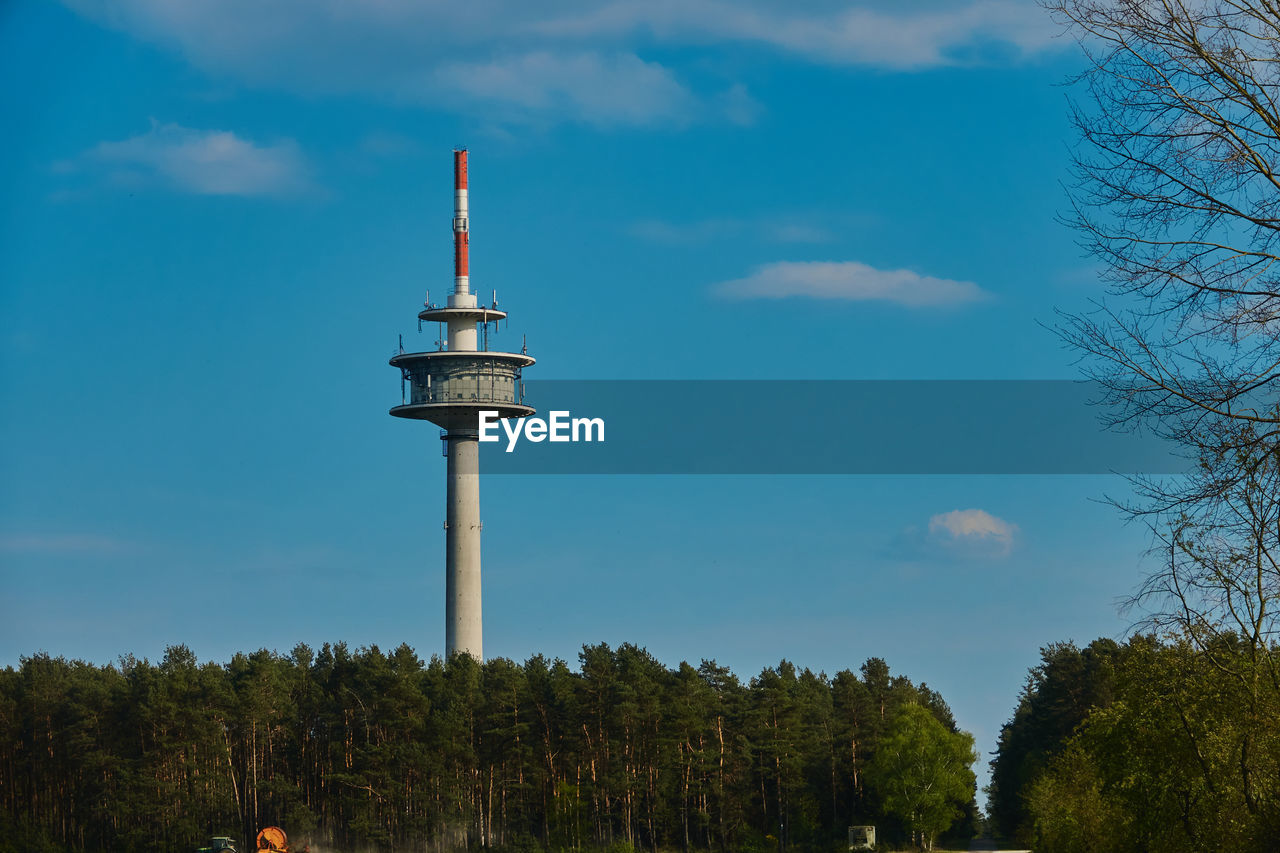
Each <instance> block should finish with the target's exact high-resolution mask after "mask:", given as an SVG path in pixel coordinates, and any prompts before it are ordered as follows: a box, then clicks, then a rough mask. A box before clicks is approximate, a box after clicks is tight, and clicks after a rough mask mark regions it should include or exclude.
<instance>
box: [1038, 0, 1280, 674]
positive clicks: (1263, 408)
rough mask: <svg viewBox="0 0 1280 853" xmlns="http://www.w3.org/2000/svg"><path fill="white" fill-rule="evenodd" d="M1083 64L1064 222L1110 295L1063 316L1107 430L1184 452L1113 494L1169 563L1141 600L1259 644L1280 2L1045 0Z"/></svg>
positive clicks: (1268, 453)
mask: <svg viewBox="0 0 1280 853" xmlns="http://www.w3.org/2000/svg"><path fill="white" fill-rule="evenodd" d="M1045 6H1046V7H1047V8H1048V9H1049V10H1050V12H1051V13H1052V14H1053V15H1054V16H1055V17H1056V18H1057V19H1058V20H1059V21H1061V22H1062V23H1063V24H1064V25H1065V26H1066V27H1067V29H1068V30H1069V31H1070V32H1072V33H1073V34H1074V35H1075V36H1076V37H1077V38H1078V39H1079V42H1080V44H1081V47H1082V48H1083V50H1084V53H1085V56H1086V57H1087V59H1088V63H1089V64H1088V67H1087V69H1086V71H1085V72H1084V73H1082V74H1081V75H1080V77H1079V79H1078V80H1077V81H1076V83H1077V84H1078V85H1079V86H1080V87H1081V88H1082V89H1083V91H1084V93H1085V95H1086V96H1085V97H1084V98H1082V99H1081V100H1080V102H1079V103H1077V104H1075V105H1074V106H1073V118H1074V121H1075V124H1076V126H1077V128H1078V129H1079V132H1080V137H1081V144H1080V146H1079V148H1078V150H1077V154H1076V157H1075V171H1076V177H1077V181H1076V183H1075V184H1074V186H1073V191H1072V201H1073V212H1072V215H1071V216H1070V217H1069V218H1068V222H1069V224H1070V225H1072V226H1073V227H1074V228H1075V229H1076V230H1077V233H1078V234H1079V235H1080V238H1081V242H1082V244H1083V245H1084V247H1085V248H1086V249H1087V250H1088V251H1089V252H1090V253H1091V254H1092V255H1093V256H1094V257H1095V258H1097V259H1098V260H1099V261H1100V262H1101V264H1102V267H1103V276H1104V278H1105V280H1106V282H1107V284H1108V290H1109V298H1108V299H1105V300H1102V301H1099V302H1098V303H1097V304H1096V310H1093V311H1091V312H1089V313H1085V314H1075V315H1063V321H1064V322H1063V325H1062V328H1061V332H1062V335H1063V337H1064V338H1065V339H1066V340H1067V341H1068V342H1069V343H1070V344H1072V345H1073V346H1075V347H1076V348H1078V349H1079V351H1081V352H1082V353H1083V354H1084V356H1085V358H1084V362H1085V364H1086V369H1087V370H1088V371H1089V373H1090V374H1091V376H1092V378H1094V379H1095V380H1097V381H1098V382H1099V383H1100V384H1101V386H1102V387H1103V388H1104V389H1105V397H1106V400H1105V402H1106V403H1108V404H1109V406H1110V408H1109V411H1111V412H1112V413H1113V414H1112V421H1113V423H1115V424H1127V425H1130V426H1134V427H1138V428H1145V429H1150V430H1152V431H1154V432H1156V433H1157V434H1160V435H1163V436H1165V437H1167V438H1170V439H1173V440H1175V441H1177V442H1178V443H1179V444H1180V445H1181V446H1182V447H1184V448H1185V449H1186V451H1187V455H1188V456H1189V457H1191V458H1192V459H1193V460H1195V462H1196V468H1195V470H1194V471H1193V472H1192V473H1191V474H1189V475H1187V476H1184V477H1178V478H1172V479H1169V478H1166V479H1157V478H1141V479H1138V480H1137V481H1136V483H1135V485H1136V487H1137V498H1136V499H1131V500H1126V501H1125V502H1124V503H1123V504H1122V508H1123V509H1124V510H1126V511H1127V512H1129V513H1130V514H1131V515H1133V516H1135V517H1141V518H1143V519H1144V520H1145V521H1146V522H1147V523H1148V524H1149V525H1150V526H1151V529H1152V530H1153V532H1154V533H1155V535H1156V541H1157V548H1158V549H1159V550H1160V551H1161V552H1162V554H1163V559H1162V565H1163V569H1162V570H1158V571H1157V572H1156V573H1155V574H1153V575H1152V576H1151V578H1150V579H1149V580H1148V583H1147V584H1146V585H1145V586H1144V587H1143V588H1142V589H1141V590H1140V592H1139V594H1138V596H1137V597H1136V599H1135V601H1136V602H1137V603H1140V604H1143V605H1154V606H1153V607H1152V608H1151V609H1152V610H1153V612H1154V614H1155V615H1154V616H1153V617H1152V620H1153V621H1154V622H1155V623H1157V624H1158V625H1165V626H1167V625H1169V624H1170V623H1172V624H1173V625H1175V626H1177V627H1179V628H1181V629H1183V630H1185V631H1186V632H1187V633H1188V634H1190V635H1191V636H1193V637H1195V638H1198V639H1199V640H1201V641H1203V642H1205V643H1208V642H1211V641H1212V640H1213V639H1214V638H1218V639H1220V638H1221V636H1220V635H1221V632H1222V631H1223V630H1229V631H1230V632H1232V633H1233V634H1234V635H1236V636H1239V637H1243V638H1246V639H1248V640H1250V641H1251V642H1252V643H1254V644H1256V645H1255V647H1256V648H1259V649H1261V650H1265V649H1267V648H1269V647H1270V646H1271V643H1272V637H1273V636H1274V630H1275V629H1274V626H1275V625H1276V622H1275V616H1274V614H1273V609H1272V608H1273V606H1274V603H1275V602H1276V601H1277V600H1280V572H1277V570H1276V566H1275V560H1274V558H1275V557H1276V555H1277V554H1280V519H1278V518H1277V515H1276V514H1277V510H1278V507H1277V504H1276V501H1277V500H1280V476H1278V472H1277V457H1276V454H1277V447H1278V445H1280V405H1278V402H1280V395H1278V394H1277V392H1278V391H1280V265H1278V263H1277V262H1280V104H1278V100H1280V2H1276V0H1045Z"/></svg>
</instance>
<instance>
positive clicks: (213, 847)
mask: <svg viewBox="0 0 1280 853" xmlns="http://www.w3.org/2000/svg"><path fill="white" fill-rule="evenodd" d="M196 853H236V843H235V842H234V841H232V840H231V839H230V838H228V837H227V836H225V835H215V836H214V837H213V838H210V839H209V846H208V847H199V848H197V849H196Z"/></svg>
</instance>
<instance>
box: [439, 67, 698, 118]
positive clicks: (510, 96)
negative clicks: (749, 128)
mask: <svg viewBox="0 0 1280 853" xmlns="http://www.w3.org/2000/svg"><path fill="white" fill-rule="evenodd" d="M433 80H434V83H435V86H434V87H433V88H434V89H436V90H438V91H440V92H442V93H449V95H450V97H451V99H453V100H455V102H456V103H458V104H459V105H460V104H462V103H463V102H465V101H467V100H473V101H479V102H482V103H486V104H489V105H491V109H499V110H501V111H502V117H504V118H506V119H508V120H512V121H528V120H534V119H553V120H554V119H560V120H571V121H582V122H586V123H589V124H595V125H650V124H659V123H662V124H668V123H674V124H686V123H688V122H690V121H692V120H694V119H695V118H696V117H697V115H698V111H699V101H698V99H697V98H696V97H695V96H694V95H693V93H692V92H690V91H689V89H687V88H686V87H685V86H684V84H682V83H681V82H680V81H678V80H677V79H676V77H675V75H674V74H672V72H671V71H670V70H668V69H667V68H664V67H663V66H661V65H659V64H657V63H655V62H645V61H644V60H642V59H640V58H639V57H638V56H635V55H634V54H607V55H602V54H599V53H579V54H573V55H567V56H566V55H561V54H557V53H551V52H548V51H538V52H535V53H527V54H523V55H520V56H514V57H507V58H503V59H498V60H493V61H491V62H485V63H461V62H459V63H449V64H446V65H443V66H441V67H440V68H438V69H436V71H435V73H434V74H433Z"/></svg>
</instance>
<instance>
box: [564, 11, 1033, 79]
mask: <svg viewBox="0 0 1280 853" xmlns="http://www.w3.org/2000/svg"><path fill="white" fill-rule="evenodd" d="M907 5H908V4H905V3H900V2H895V3H874V2H866V0H864V2H861V3H841V4H838V5H835V6H833V5H832V4H831V3H824V2H820V0H819V2H815V0H809V2H793V3H787V4H779V3H773V2H767V0H764V2H756V3H752V2H742V0H733V2H725V0H620V2H614V3H610V4H608V5H605V6H602V7H600V8H599V9H597V10H595V11H594V12H591V13H589V14H586V15H581V14H577V15H564V16H562V17H559V18H555V19H552V20H549V21H547V22H546V23H543V24H540V28H541V29H542V30H543V31H544V32H548V33H553V34H557V35H575V36H579V37H598V36H601V35H610V36H614V37H619V36H624V35H629V34H634V33H636V32H641V31H643V32H648V33H651V34H652V35H653V36H654V37H656V38H657V39H658V40H659V41H672V42H682V41H685V42H687V41H692V42H704V43H705V42H708V41H716V40H733V41H743V42H751V43H758V44H763V45H767V46H770V47H773V48H777V49H779V50H782V51H785V52H787V53H791V54H795V55H798V56H801V57H803V58H805V59H808V60H811V61H815V62H823V63H832V64H841V65H872V66H877V67H882V68H891V69H897V70H913V69H921V68H929V67H935V66H939V65H956V64H963V63H966V62H970V61H973V53H974V52H975V51H979V50H980V49H981V48H982V47H984V46H988V45H992V44H1003V45H1007V46H1008V47H1011V48H1013V49H1015V50H1017V51H1018V52H1020V53H1023V54H1031V53H1036V52H1039V51H1042V50H1044V49H1046V48H1047V47H1048V46H1049V45H1050V44H1051V42H1052V40H1053V38H1054V36H1055V35H1056V33H1057V32H1058V29H1057V28H1056V27H1055V26H1054V24H1053V22H1052V21H1051V20H1050V18H1049V16H1048V15H1047V14H1046V13H1045V11H1044V10H1043V9H1042V8H1040V6H1039V4H1037V3H1032V2H1029V0H976V2H967V3H965V2H932V3H921V2H916V3H914V4H911V5H913V6H914V7H915V8H903V7H905V6H907Z"/></svg>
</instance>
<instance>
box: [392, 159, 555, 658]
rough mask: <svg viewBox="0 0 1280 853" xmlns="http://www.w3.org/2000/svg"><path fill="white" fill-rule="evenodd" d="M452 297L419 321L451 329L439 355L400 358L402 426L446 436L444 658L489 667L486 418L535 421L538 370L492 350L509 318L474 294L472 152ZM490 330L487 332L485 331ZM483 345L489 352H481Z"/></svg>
mask: <svg viewBox="0 0 1280 853" xmlns="http://www.w3.org/2000/svg"><path fill="white" fill-rule="evenodd" d="M453 176H454V194H453V253H454V260H453V271H454V279H453V292H452V293H450V294H449V299H448V303H447V304H446V305H444V306H436V305H431V304H428V305H427V306H426V308H425V309H424V310H422V311H420V312H419V313H418V319H419V321H428V322H435V323H440V324H441V326H442V327H443V328H445V329H447V333H446V334H442V335H441V338H440V340H439V341H438V342H437V344H438V346H439V347H440V348H439V349H437V350H435V351H434V352H401V353H398V354H397V355H394V356H392V358H391V366H392V367H397V368H399V369H400V376H401V385H402V389H403V390H404V391H405V392H406V393H403V394H402V401H401V404H400V405H399V406H394V407H393V408H392V409H391V414H392V415H395V416H396V417H398V418H411V419H414V420H423V421H430V422H432V423H434V424H436V425H438V426H439V427H441V429H442V431H443V432H442V434H441V438H442V439H443V440H444V441H445V455H446V456H447V457H448V469H447V474H446V488H445V523H444V527H445V653H446V654H447V655H452V654H453V653H454V652H465V653H467V654H470V655H472V656H473V657H475V658H476V659H477V660H483V659H484V647H483V632H482V626H481V607H480V531H481V527H482V525H481V523H480V452H479V431H478V424H479V417H480V412H481V411H496V412H497V413H498V416H499V417H502V418H520V417H526V416H528V415H531V414H533V412H534V410H533V408H532V407H530V406H527V405H525V402H524V386H523V383H522V382H521V377H520V373H521V371H522V370H523V369H524V368H526V367H528V366H529V365H531V364H533V361H534V360H533V358H531V357H530V356H528V355H526V354H525V353H523V352H519V353H513V352H497V351H493V350H490V349H488V339H489V334H488V331H489V324H490V323H493V324H494V327H495V329H496V327H497V323H498V321H500V320H503V319H505V318H506V316H507V315H506V312H503V311H499V310H498V306H497V301H496V299H495V300H494V304H492V305H489V306H485V305H480V304H479V302H478V300H477V299H476V295H475V294H474V293H472V292H471V277H470V258H469V254H470V253H469V249H470V236H471V234H470V225H469V218H468V214H467V151H466V149H465V148H464V149H460V150H456V151H454V152H453ZM482 330H483V331H482ZM478 344H483V345H484V347H485V348H484V349H478V348H477V345H478Z"/></svg>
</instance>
